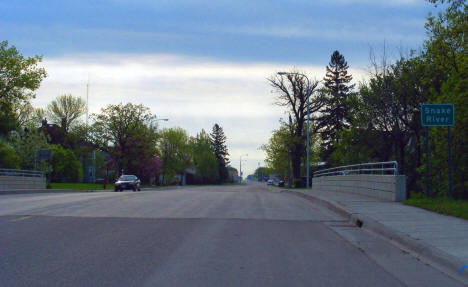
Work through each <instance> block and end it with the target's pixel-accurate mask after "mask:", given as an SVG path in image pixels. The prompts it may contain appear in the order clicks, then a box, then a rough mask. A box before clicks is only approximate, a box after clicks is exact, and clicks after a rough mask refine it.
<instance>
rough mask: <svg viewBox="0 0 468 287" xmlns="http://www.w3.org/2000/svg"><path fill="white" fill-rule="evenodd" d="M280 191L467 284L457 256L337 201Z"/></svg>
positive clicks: (292, 191)
mask: <svg viewBox="0 0 468 287" xmlns="http://www.w3.org/2000/svg"><path fill="white" fill-rule="evenodd" d="M281 192H288V193H292V194H295V195H298V196H301V197H303V198H305V199H308V200H311V201H313V202H316V203H318V204H320V205H322V206H324V207H326V208H328V209H330V210H331V211H333V212H335V213H337V214H339V215H341V216H343V217H345V218H347V219H348V220H349V221H350V222H352V223H354V224H357V223H359V222H360V223H361V224H362V228H363V229H365V230H368V231H370V232H372V233H374V234H376V235H379V236H380V237H382V238H383V239H386V240H387V241H389V242H390V243H392V244H393V245H395V246H397V247H398V248H400V249H403V250H405V251H408V252H409V253H411V254H412V255H413V256H414V257H416V258H418V259H420V260H422V261H423V262H426V263H429V264H430V265H432V266H433V267H435V268H437V269H438V270H440V271H441V272H444V273H445V274H447V275H449V276H450V277H452V278H454V279H456V280H457V281H459V282H460V283H463V284H465V285H466V284H467V283H466V282H467V279H468V272H464V273H461V274H460V272H459V270H460V266H463V264H466V263H463V262H461V261H460V260H459V259H458V258H455V257H454V256H452V255H450V254H448V253H446V252H444V251H442V250H440V249H438V248H436V247H433V246H431V245H430V244H427V243H424V242H421V241H418V240H416V239H413V238H411V237H410V236H408V235H406V234H404V233H402V232H399V231H396V230H394V229H393V228H391V227H388V226H385V225H384V224H382V223H380V222H378V221H376V220H374V219H371V218H370V217H368V216H366V215H363V214H360V213H356V212H352V211H351V210H349V209H348V208H346V207H345V206H343V205H341V204H340V203H338V202H334V201H331V200H330V201H329V200H325V199H322V198H319V197H317V196H314V195H312V194H307V193H304V192H302V191H299V190H288V189H282V190H281ZM467 286H468V285H467Z"/></svg>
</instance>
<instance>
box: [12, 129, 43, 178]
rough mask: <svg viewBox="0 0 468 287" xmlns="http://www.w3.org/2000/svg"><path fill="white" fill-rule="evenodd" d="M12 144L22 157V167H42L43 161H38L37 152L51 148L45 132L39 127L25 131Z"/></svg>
mask: <svg viewBox="0 0 468 287" xmlns="http://www.w3.org/2000/svg"><path fill="white" fill-rule="evenodd" d="M12 144H13V149H14V150H15V152H16V154H17V155H18V156H19V157H20V159H21V163H20V166H21V168H22V169H31V170H32V169H40V165H41V163H40V162H38V161H37V158H36V155H37V152H38V151H39V150H41V149H49V144H48V143H47V138H46V136H45V135H44V133H42V132H41V131H40V130H38V129H31V130H26V131H23V132H21V133H19V134H17V135H16V136H15V137H14V138H13V139H12Z"/></svg>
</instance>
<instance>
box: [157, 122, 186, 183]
mask: <svg viewBox="0 0 468 287" xmlns="http://www.w3.org/2000/svg"><path fill="white" fill-rule="evenodd" d="M188 140H189V138H188V135H187V132H186V131H185V130H184V129H182V128H180V127H176V128H170V129H163V130H162V131H161V133H160V140H159V142H158V147H159V150H160V151H161V161H162V163H161V164H162V168H161V173H162V174H163V175H164V183H169V184H171V183H173V181H174V179H175V175H176V174H178V173H183V172H184V170H185V168H187V164H186V163H187V160H188V156H189V149H188Z"/></svg>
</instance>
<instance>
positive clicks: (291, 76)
mask: <svg viewBox="0 0 468 287" xmlns="http://www.w3.org/2000/svg"><path fill="white" fill-rule="evenodd" d="M268 81H269V82H270V85H271V86H272V87H273V92H275V93H276V94H277V95H278V96H277V98H276V101H275V104H276V105H278V106H281V107H287V109H288V112H290V113H291V115H292V125H293V126H292V127H291V135H292V144H291V157H292V169H293V176H294V178H299V177H300V176H301V158H302V156H303V155H304V154H305V153H306V149H305V144H304V143H305V140H306V137H307V136H306V131H307V130H306V127H305V123H306V121H307V108H309V112H310V116H311V118H310V120H311V122H312V126H314V125H315V124H314V123H315V121H316V120H317V113H318V111H319V110H320V109H321V107H322V105H323V103H322V100H321V96H320V95H319V94H316V93H315V89H316V88H317V85H318V83H319V81H317V80H313V81H311V82H310V87H309V91H307V81H306V79H305V77H304V75H302V74H301V73H299V72H297V71H291V72H289V73H287V74H285V75H279V74H276V75H275V76H273V77H271V78H269V79H268ZM307 95H310V97H309V106H307ZM312 132H316V130H314V129H313V130H312Z"/></svg>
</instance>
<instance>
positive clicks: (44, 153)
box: [37, 149, 52, 161]
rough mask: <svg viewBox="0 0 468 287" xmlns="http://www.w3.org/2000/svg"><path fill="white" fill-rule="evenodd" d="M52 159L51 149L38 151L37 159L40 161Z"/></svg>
mask: <svg viewBox="0 0 468 287" xmlns="http://www.w3.org/2000/svg"><path fill="white" fill-rule="evenodd" d="M51 158H52V151H51V150H50V149H41V150H38V151H37V159H38V160H39V161H41V160H43V159H51Z"/></svg>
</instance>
